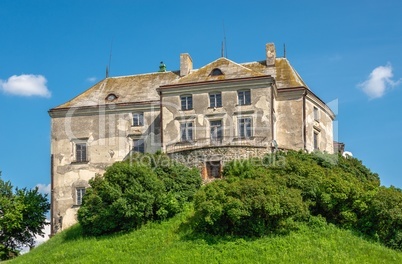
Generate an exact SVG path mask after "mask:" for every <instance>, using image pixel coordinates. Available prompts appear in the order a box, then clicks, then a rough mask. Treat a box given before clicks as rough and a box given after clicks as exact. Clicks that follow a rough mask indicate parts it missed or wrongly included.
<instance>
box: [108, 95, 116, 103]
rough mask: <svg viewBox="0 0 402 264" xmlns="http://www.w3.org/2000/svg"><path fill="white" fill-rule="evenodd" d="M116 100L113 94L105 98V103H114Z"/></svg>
mask: <svg viewBox="0 0 402 264" xmlns="http://www.w3.org/2000/svg"><path fill="white" fill-rule="evenodd" d="M116 99H117V95H115V94H112V93H111V94H109V95H108V96H107V97H106V100H107V101H109V102H112V101H114V100H116Z"/></svg>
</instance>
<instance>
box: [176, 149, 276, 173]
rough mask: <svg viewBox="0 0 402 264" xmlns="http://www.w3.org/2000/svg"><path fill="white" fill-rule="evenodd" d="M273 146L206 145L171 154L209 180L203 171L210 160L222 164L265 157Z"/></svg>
mask: <svg viewBox="0 0 402 264" xmlns="http://www.w3.org/2000/svg"><path fill="white" fill-rule="evenodd" d="M271 150H272V149H271V148H270V147H269V146H267V147H257V146H231V147H229V146H226V147H205V148H201V149H195V150H187V151H180V152H176V153H171V154H169V156H170V157H171V158H172V159H175V160H177V161H179V162H181V163H183V164H186V165H187V166H189V167H196V168H198V169H199V170H200V172H201V174H202V176H203V179H204V180H208V179H207V178H206V175H205V174H204V173H203V170H204V169H205V163H206V162H210V161H221V162H222V165H224V164H225V162H228V161H231V160H239V161H240V160H244V159H249V158H253V157H263V156H264V155H265V154H267V153H271Z"/></svg>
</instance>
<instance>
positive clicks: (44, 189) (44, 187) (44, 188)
mask: <svg viewBox="0 0 402 264" xmlns="http://www.w3.org/2000/svg"><path fill="white" fill-rule="evenodd" d="M36 187H38V191H39V192H40V193H43V194H49V193H50V184H48V185H46V184H42V183H39V184H37V185H36Z"/></svg>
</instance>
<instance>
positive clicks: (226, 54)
mask: <svg viewBox="0 0 402 264" xmlns="http://www.w3.org/2000/svg"><path fill="white" fill-rule="evenodd" d="M222 24H223V42H222V57H225V58H227V57H228V49H227V46H226V30H225V21H223V22H222ZM224 53H225V55H224Z"/></svg>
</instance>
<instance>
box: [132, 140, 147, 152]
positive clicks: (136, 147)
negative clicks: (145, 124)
mask: <svg viewBox="0 0 402 264" xmlns="http://www.w3.org/2000/svg"><path fill="white" fill-rule="evenodd" d="M133 151H134V152H139V153H145V142H144V140H143V139H135V140H134V141H133Z"/></svg>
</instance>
